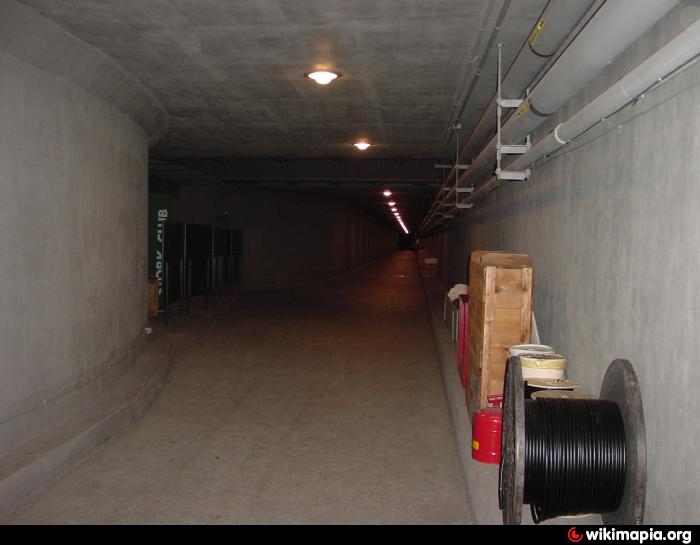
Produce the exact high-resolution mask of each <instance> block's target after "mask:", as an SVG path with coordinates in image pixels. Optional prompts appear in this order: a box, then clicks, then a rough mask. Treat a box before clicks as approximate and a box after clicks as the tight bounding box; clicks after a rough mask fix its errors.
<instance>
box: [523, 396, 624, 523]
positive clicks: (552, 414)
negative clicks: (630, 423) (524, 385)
mask: <svg viewBox="0 0 700 545" xmlns="http://www.w3.org/2000/svg"><path fill="white" fill-rule="evenodd" d="M524 486H525V488H524V493H523V503H526V504H530V510H531V512H532V519H533V520H534V521H535V523H540V522H542V521H543V520H547V519H550V518H555V517H560V516H567V515H578V514H581V513H608V512H611V511H615V510H616V509H617V508H618V507H619V505H620V502H621V500H622V495H623V492H624V486H625V428H624V422H623V419H622V414H621V412H620V408H619V407H618V405H617V403H615V402H613V401H606V400H602V399H557V398H540V399H534V400H526V401H525V483H524Z"/></svg>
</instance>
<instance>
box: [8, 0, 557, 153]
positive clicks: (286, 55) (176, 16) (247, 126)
mask: <svg viewBox="0 0 700 545" xmlns="http://www.w3.org/2000/svg"><path fill="white" fill-rule="evenodd" d="M21 1H22V2H23V3H24V4H26V5H29V6H31V7H33V8H34V9H36V10H37V11H39V12H40V13H41V14H42V15H44V16H45V17H47V18H49V19H51V20H53V21H54V22H56V23H58V24H59V25H61V26H63V27H64V28H66V29H67V30H68V31H70V32H71V33H73V34H74V35H76V36H78V37H79V38H81V39H82V40H84V41H85V42H87V43H89V44H91V45H93V46H95V47H97V48H98V49H100V50H102V51H103V52H105V53H107V54H108V55H110V56H111V57H113V58H114V59H115V60H116V61H117V62H119V63H120V64H121V65H122V66H124V67H125V68H126V69H127V70H128V71H130V72H131V73H132V74H133V75H134V76H136V77H137V78H138V79H140V80H141V81H142V82H143V83H144V84H145V86H146V87H148V88H150V89H151V90H152V91H153V92H154V93H155V94H156V96H157V97H158V98H159V99H160V101H161V102H162V104H163V106H164V107H165V109H166V111H167V112H168V114H169V115H170V118H171V119H170V121H171V123H170V130H169V132H168V133H167V135H166V136H165V138H164V139H163V140H161V142H160V143H159V144H158V145H157V146H156V147H155V148H154V150H153V154H154V156H156V157H159V158H178V159H179V158H194V157H209V158H210V157H236V158H252V157H279V158H294V157H309V158H312V157H320V158H331V157H332V158H336V157H353V156H357V152H356V151H355V150H354V148H352V147H351V144H352V142H354V141H355V140H356V139H358V138H360V137H366V138H368V139H369V140H370V141H371V142H373V143H374V144H375V146H374V147H373V148H372V149H371V150H370V151H369V152H367V154H366V155H367V156H370V157H373V158H432V159H434V158H437V157H441V156H444V155H445V154H448V153H450V152H449V150H446V149H444V148H445V143H444V136H445V132H446V130H447V128H448V127H450V126H451V120H450V115H451V112H453V111H455V110H456V108H455V105H454V101H455V100H457V99H458V98H459V96H460V94H461V93H460V89H461V88H463V87H464V85H465V84H468V83H469V82H470V81H471V78H473V77H474V71H475V68H476V66H477V65H478V60H479V57H480V56H481V55H483V54H484V48H485V47H486V45H487V42H488V38H489V36H490V35H491V33H492V32H493V28H494V26H495V24H496V19H497V18H498V17H499V15H501V16H503V15H504V16H505V18H504V20H503V24H502V28H501V29H500V33H499V36H498V41H501V42H503V43H504V44H505V52H506V57H507V59H506V60H507V61H508V60H509V59H512V58H513V57H514V55H515V54H516V53H517V50H518V49H519V48H520V46H521V45H522V44H523V42H524V41H525V38H526V36H527V34H528V32H529V31H530V29H531V28H532V26H533V24H534V22H535V21H536V19H537V16H538V15H539V14H540V13H541V11H542V9H543V8H544V5H545V4H546V0H514V1H512V2H508V1H506V0H119V1H115V0H21ZM504 5H506V8H507V10H506V9H504ZM494 50H495V47H491V52H490V54H491V56H494V54H495V51H494ZM468 59H472V60H474V61H475V62H472V63H469V62H468ZM316 66H327V67H329V68H332V69H335V70H339V71H340V72H342V74H343V77H342V78H341V79H340V80H338V81H337V82H335V83H333V84H331V85H329V86H327V87H321V86H318V85H316V84H314V83H313V82H311V81H310V80H308V79H306V78H304V77H303V74H304V72H306V71H308V70H310V69H312V68H314V67H316ZM494 73H495V62H491V63H488V64H487V67H486V69H485V70H484V73H483V74H482V75H481V78H480V79H479V84H478V85H477V87H476V89H475V92H474V94H473V95H472V97H471V100H470V104H469V107H468V108H467V109H466V111H465V120H466V124H470V123H473V121H475V120H476V119H477V118H478V113H479V108H482V107H483V106H484V105H485V103H486V102H487V101H488V100H489V99H490V97H491V96H492V94H493V91H494V88H495V78H494ZM460 84H461V86H462V87H460ZM465 128H466V127H465Z"/></svg>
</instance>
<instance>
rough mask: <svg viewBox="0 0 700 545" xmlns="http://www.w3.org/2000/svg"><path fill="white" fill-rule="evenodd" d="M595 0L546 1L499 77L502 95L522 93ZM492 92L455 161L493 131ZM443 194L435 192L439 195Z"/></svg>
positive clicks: (451, 175)
mask: <svg viewBox="0 0 700 545" xmlns="http://www.w3.org/2000/svg"><path fill="white" fill-rule="evenodd" d="M595 1H596V0H550V1H549V2H548V4H547V6H546V7H545V9H544V11H543V12H542V15H540V18H539V19H538V20H537V23H536V24H535V26H534V27H533V29H532V31H531V32H530V35H529V37H528V39H527V42H525V44H524V45H523V46H522V49H521V50H520V52H519V53H518V56H517V57H516V58H515V60H514V61H513V64H512V65H511V67H510V69H509V70H508V73H507V74H506V76H505V78H503V84H502V90H503V96H504V97H506V98H518V97H521V96H523V94H524V93H525V90H526V89H527V87H528V85H530V83H532V81H533V80H534V79H535V77H536V76H537V74H539V73H540V71H541V70H542V68H544V66H545V64H547V62H548V60H549V58H550V57H551V56H552V55H554V54H555V53H556V52H557V50H558V49H559V47H560V46H561V44H562V43H564V40H565V39H566V38H567V36H568V35H569V34H570V33H571V31H572V30H573V29H574V28H575V27H576V26H577V25H578V24H579V22H580V21H581V19H582V18H583V16H584V15H585V14H586V12H588V10H589V9H590V7H591V6H592V5H593V3H594V2H595ZM497 107H498V106H497V104H496V95H495V94H494V97H493V98H492V99H491V102H490V103H489V105H488V106H487V107H486V110H485V111H484V113H483V114H482V115H481V118H480V119H479V122H478V123H477V125H476V127H475V128H474V130H472V132H471V134H470V135H469V138H468V139H467V142H466V143H465V145H464V147H463V148H462V149H461V150H460V154H459V162H460V163H464V162H466V161H467V160H468V159H469V158H471V157H473V156H474V155H475V154H476V153H477V152H478V151H479V150H480V149H481V147H482V146H483V145H484V142H486V141H487V140H488V139H489V138H491V136H492V135H493V133H494V132H495V131H496V108H497ZM456 173H457V171H456V170H455V169H454V168H453V169H451V170H450V172H449V173H448V174H447V177H446V178H445V185H446V186H449V185H452V184H453V183H454V179H455V175H456ZM442 196H443V195H442V194H438V197H439V198H441V197H442Z"/></svg>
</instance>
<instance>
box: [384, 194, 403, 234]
mask: <svg viewBox="0 0 700 545" xmlns="http://www.w3.org/2000/svg"><path fill="white" fill-rule="evenodd" d="M384 196H385V197H387V198H388V197H391V191H389V190H388V189H387V190H386V191H384ZM387 204H388V205H389V208H390V209H391V211H392V212H393V214H394V217H395V218H396V221H398V222H399V225H400V226H401V229H403V232H404V233H406V234H408V229H406V225H404V222H403V220H402V219H401V213H400V212H399V209H398V208H396V203H395V202H394V201H389V202H388V203H387Z"/></svg>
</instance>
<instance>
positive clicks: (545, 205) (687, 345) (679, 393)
mask: <svg viewBox="0 0 700 545" xmlns="http://www.w3.org/2000/svg"><path fill="white" fill-rule="evenodd" d="M686 4H688V3H686ZM691 4H693V5H695V6H697V2H692V3H691ZM697 14H698V11H697V10H696V11H693V10H692V9H687V8H686V9H685V10H684V9H682V8H681V7H679V8H677V9H676V10H674V11H672V12H671V13H670V14H669V16H668V17H667V18H666V19H664V20H663V21H662V22H661V23H659V25H657V27H656V28H654V29H652V31H651V32H650V33H649V34H648V35H646V36H645V37H643V38H642V39H641V40H640V41H639V42H638V43H637V44H635V45H634V46H633V47H631V48H630V50H629V51H627V52H626V53H625V54H624V55H623V56H622V58H620V59H618V60H617V61H616V62H615V63H613V64H612V65H611V66H610V67H609V68H608V69H607V70H606V71H605V72H604V73H603V74H602V75H601V77H599V78H598V79H597V80H596V81H594V82H592V83H591V85H590V86H588V87H587V88H585V89H583V90H581V92H580V93H579V95H578V96H577V97H575V98H574V99H573V100H572V101H571V102H570V103H569V104H567V105H566V106H565V107H564V111H563V112H562V115H561V116H559V118H558V119H555V120H552V123H554V122H556V121H560V120H563V119H565V118H566V117H568V116H569V115H570V114H571V113H573V112H575V111H576V109H577V107H580V106H581V105H583V104H585V103H586V102H587V101H588V100H590V99H591V98H593V97H595V96H596V95H597V94H598V93H599V92H600V91H602V90H603V89H605V88H606V87H607V86H608V85H610V84H611V83H613V82H614V81H615V80H617V79H618V78H619V77H620V76H621V75H623V74H624V73H625V72H626V71H627V70H629V69H631V68H633V67H634V66H636V65H637V64H638V63H639V62H640V61H641V60H643V59H644V58H645V57H646V56H647V55H648V54H650V53H651V52H653V51H654V50H656V49H657V48H658V47H659V46H661V45H663V44H664V43H665V42H666V41H667V40H669V39H670V38H672V37H673V36H675V35H676V34H677V33H678V32H679V31H680V30H681V29H682V28H683V24H684V23H686V22H688V21H690V20H692V18H693V17H694V16H695V17H697ZM552 123H549V124H548V127H549V128H551V126H552ZM543 130H546V128H545V129H543ZM537 140H538V138H535V139H534V141H537ZM699 182H700V65H696V66H694V67H692V68H691V69H689V70H687V71H686V72H684V73H683V74H681V75H680V76H677V77H676V78H675V79H673V80H672V81H670V82H669V83H667V84H665V85H664V86H662V87H660V88H657V89H656V90H654V91H653V92H651V93H649V94H648V95H647V96H646V97H645V98H644V99H643V100H642V101H641V102H639V103H638V104H637V105H636V106H633V107H628V108H627V109H625V110H624V111H622V112H620V113H618V114H617V115H615V116H613V117H612V118H610V119H609V120H608V121H607V122H605V123H604V124H602V125H600V126H598V127H597V128H596V129H594V130H593V131H591V132H590V134H588V135H587V136H586V137H585V138H584V139H583V140H582V141H581V142H579V143H576V144H574V145H572V146H570V148H569V149H568V150H566V152H565V153H561V154H560V155H558V156H556V157H555V158H551V159H549V160H546V161H544V162H543V163H542V164H541V165H539V166H538V168H536V169H535V170H534V173H533V176H532V177H531V179H530V181H529V182H527V183H524V184H512V185H509V186H507V187H505V188H503V189H501V190H499V191H497V192H496V193H494V194H492V195H491V196H490V197H489V198H488V199H487V200H486V201H485V203H483V204H482V205H481V206H479V207H478V208H476V209H473V210H472V211H467V213H465V214H464V215H463V217H462V218H461V219H460V220H459V221H457V222H456V223H455V224H454V227H453V229H451V230H450V231H449V232H447V233H444V234H443V235H441V236H439V237H435V238H433V239H430V240H428V241H426V244H427V245H428V246H432V247H433V248H435V249H436V251H437V253H438V254H439V256H440V258H441V261H442V271H441V274H442V276H443V279H444V280H445V281H446V282H450V283H452V282H457V281H461V282H463V281H465V279H466V274H467V273H466V271H467V260H468V255H469V253H470V252H471V251H472V250H476V249H495V250H506V251H511V252H524V253H527V254H529V255H530V256H532V258H533V261H534V266H535V279H536V301H535V309H536V315H537V320H538V325H539V330H540V335H541V338H542V340H543V342H545V343H547V344H551V345H553V346H554V347H556V349H558V350H560V351H561V352H562V353H564V354H566V355H567V356H568V357H569V358H570V367H569V374H570V376H571V377H572V378H573V379H574V380H576V381H578V382H581V383H583V384H584V385H585V386H587V387H588V388H589V389H591V390H592V391H593V392H597V391H598V390H599V388H600V384H601V382H602V379H603V374H604V372H605V369H606V368H607V365H608V364H609V362H610V361H611V360H612V359H614V358H617V357H622V358H628V359H630V360H631V361H632V363H633V364H634V366H635V368H636V370H637V373H638V375H639V380H640V383H641V387H642V393H643V399H644V408H645V417H646V425H647V446H648V455H649V467H648V475H649V488H648V493H647V518H646V522H647V523H650V524H658V523H678V522H685V523H694V522H697V521H698V518H699V515H700V480H699V479H698V474H700V458H699V457H698V456H696V452H695V450H696V449H697V448H699V447H700V424H698V420H697V415H698V413H699V412H700V401H698V395H697V389H698V387H699V386H700V365H698V361H697V357H698V356H697V355H698V353H700V334H699V333H698V327H699V325H698V324H700V276H698V270H700V183H699Z"/></svg>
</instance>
